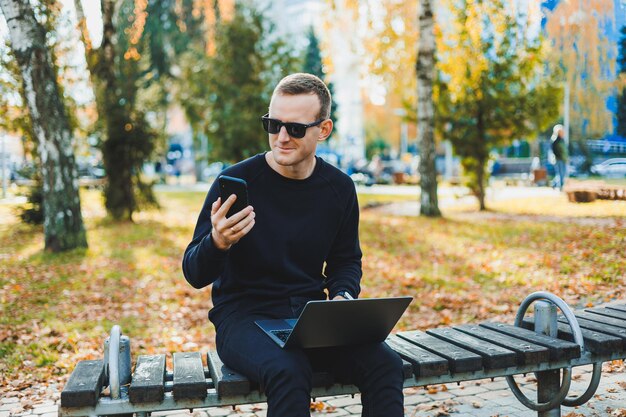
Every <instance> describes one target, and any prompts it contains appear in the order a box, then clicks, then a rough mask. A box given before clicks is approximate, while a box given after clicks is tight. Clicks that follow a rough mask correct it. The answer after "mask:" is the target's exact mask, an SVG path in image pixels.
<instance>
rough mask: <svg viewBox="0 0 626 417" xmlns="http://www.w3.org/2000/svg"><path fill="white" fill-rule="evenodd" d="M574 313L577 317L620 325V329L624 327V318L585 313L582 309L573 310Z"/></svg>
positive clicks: (625, 321) (625, 323)
mask: <svg viewBox="0 0 626 417" xmlns="http://www.w3.org/2000/svg"><path fill="white" fill-rule="evenodd" d="M574 315H575V316H576V318H578V319H585V320H589V321H595V322H599V323H602V324H609V325H611V326H615V327H621V328H622V329H626V320H622V319H617V318H612V317H607V316H601V315H599V314H593V313H587V312H583V311H575V312H574Z"/></svg>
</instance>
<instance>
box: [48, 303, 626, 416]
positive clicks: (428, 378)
mask: <svg viewBox="0 0 626 417" xmlns="http://www.w3.org/2000/svg"><path fill="white" fill-rule="evenodd" d="M533 302H535V316H534V321H532V320H530V319H524V315H525V313H526V310H527V309H528V307H529V306H530V305H531V304H532V303H533ZM557 307H558V308H559V309H560V310H561V312H562V313H563V316H561V317H559V316H557ZM591 311H593V312H594V313H595V312H596V311H594V310H591ZM616 311H617V312H618V315H619V314H622V313H621V312H620V310H616ZM621 311H624V313H623V314H624V324H623V328H622V330H623V334H624V337H622V338H621V339H620V338H616V337H615V336H616V332H617V330H615V329H617V328H613V329H612V330H608V331H607V332H608V334H603V333H600V332H598V331H597V329H595V328H594V323H592V324H587V323H586V319H584V318H582V319H581V320H580V321H581V322H585V323H584V324H583V325H582V326H580V325H579V319H578V318H577V317H576V316H582V317H587V316H585V314H587V315H588V314H589V313H585V312H580V313H579V314H577V315H575V314H574V313H573V312H572V311H571V310H570V309H569V307H568V306H567V305H566V304H565V302H563V300H561V299H560V298H558V297H556V296H554V295H553V294H550V293H546V292H538V293H533V294H531V295H530V296H528V297H527V298H526V300H524V302H523V303H522V304H521V306H520V309H519V310H518V313H517V316H516V319H515V326H517V327H522V328H526V329H533V328H534V331H535V336H537V338H540V337H541V338H543V339H540V340H544V341H553V343H554V346H556V345H557V344H560V345H565V346H566V347H567V346H569V351H570V352H572V346H571V345H572V343H569V345H567V343H568V342H565V341H564V340H569V341H570V342H575V343H576V345H577V346H574V347H575V348H578V349H576V352H575V353H576V354H575V355H570V356H576V357H570V358H566V357H562V358H556V359H555V358H550V360H544V361H541V362H539V363H530V364H519V363H518V364H516V365H514V366H506V367H500V368H498V367H495V368H492V369H489V368H488V367H486V366H485V367H482V369H479V370H469V371H463V370H462V369H459V370H457V371H455V370H454V369H453V370H451V371H449V372H448V369H447V364H446V372H445V373H443V374H442V373H441V372H439V373H437V372H431V371H429V370H428V369H431V370H432V369H435V368H434V367H432V368H424V367H423V363H420V362H419V357H420V352H421V354H422V355H421V356H423V357H424V358H425V359H424V360H425V361H428V360H431V359H432V358H427V356H428V355H429V352H427V351H426V350H424V349H421V348H420V347H418V345H416V346H414V347H413V348H412V350H408V351H407V350H406V349H405V348H406V346H407V345H406V343H407V342H406V341H407V340H410V339H411V334H417V337H418V338H419V337H427V338H431V337H434V336H437V337H442V338H444V340H445V338H446V337H451V338H453V337H454V335H457V337H460V336H463V337H465V336H464V335H462V334H461V332H465V334H468V335H469V334H471V333H472V331H474V332H479V331H485V329H487V330H488V331H495V330H501V331H503V334H505V332H506V331H511V330H514V329H515V328H513V326H509V325H504V324H497V323H483V324H481V325H479V326H458V327H456V328H447V329H446V328H444V329H433V330H429V331H427V332H426V333H427V334H424V333H422V332H401V333H399V334H398V335H399V336H397V335H394V336H391V337H390V339H388V341H389V343H390V345H391V346H392V348H394V349H396V351H398V353H399V354H400V355H401V356H402V357H403V361H404V369H405V381H404V387H405V388H408V387H419V386H427V385H436V384H444V383H452V382H457V383H459V382H462V381H470V380H477V379H485V378H495V377H506V379H507V382H508V384H509V387H510V388H511V389H512V391H513V393H514V394H515V396H516V397H517V398H518V399H519V400H520V401H521V402H522V404H524V405H525V406H526V407H528V408H530V409H532V410H534V411H537V412H538V415H539V416H560V415H561V414H560V413H561V405H564V406H570V407H573V406H577V405H581V404H583V403H585V402H586V401H588V400H589V399H590V398H591V397H592V396H593V394H594V393H595V391H596V389H597V387H598V384H599V381H600V377H601V369H602V363H603V362H607V361H612V360H617V359H624V358H626V307H623V310H621ZM592 316H593V314H592ZM607 320H608V319H607ZM614 320H617V319H614ZM566 323H567V324H566ZM585 326H587V327H589V328H591V330H589V329H586V328H585ZM581 327H583V329H581ZM607 328H611V326H610V325H608V326H607ZM518 331H520V332H523V331H524V330H520V329H518ZM120 333H121V332H120V330H119V327H118V326H114V329H113V330H112V333H111V337H110V338H109V340H108V341H107V343H106V344H105V360H104V361H84V362H88V363H86V364H85V365H84V366H92V367H93V369H94V370H93V371H90V372H92V374H93V375H95V376H94V378H95V380H98V382H99V383H100V384H101V385H104V386H106V385H108V386H109V389H110V395H109V396H98V394H99V392H97V393H96V398H90V397H89V395H87V397H85V396H84V395H83V394H84V393H82V394H81V392H80V387H79V385H80V382H78V383H77V382H76V381H73V380H72V378H73V377H74V374H73V375H72V377H70V381H68V384H67V385H66V387H65V389H64V390H63V392H62V394H61V407H60V410H59V416H60V417H78V416H98V415H114V414H131V413H137V414H138V416H140V417H144V416H147V415H148V414H149V413H150V412H154V411H166V410H185V409H189V410H192V409H195V408H208V407H217V406H234V405H239V404H249V403H261V402H265V401H266V397H265V395H264V394H263V393H262V392H260V391H259V390H258V389H250V385H249V381H247V380H246V379H245V377H243V376H241V375H238V374H237V373H235V372H234V371H231V370H229V369H228V368H227V367H225V366H224V365H223V364H222V363H221V360H220V359H219V357H218V356H217V354H216V353H214V352H211V353H209V354H207V363H208V364H209V369H206V368H205V369H204V381H205V382H206V387H205V389H204V390H203V392H200V393H197V392H196V394H194V395H195V397H193V396H192V397H189V398H185V397H184V395H181V394H178V395H177V393H176V388H175V383H174V379H175V376H174V373H172V372H166V374H165V378H164V379H165V382H164V384H163V387H162V393H161V395H162V399H159V400H157V401H152V402H141V403H139V402H135V403H133V402H131V399H130V396H129V386H128V383H129V382H130V379H131V375H130V341H129V340H128V338H127V337H125V336H121V334H120ZM618 333H619V335H621V334H622V331H619V332H618ZM509 334H510V333H509ZM527 334H528V337H531V335H533V333H531V332H527ZM537 334H539V335H545V336H538V335H537ZM546 336H547V337H550V338H551V339H547V338H545V337H546ZM557 336H558V337H559V338H558V339H557ZM450 340H452V339H450ZM476 340H478V339H476ZM526 340H530V339H526ZM602 340H604V341H607V340H608V341H609V342H611V343H610V344H608V342H607V343H605V344H601V342H602ZM616 340H617V341H616ZM520 341H521V339H520ZM585 341H587V342H589V343H585ZM443 343H448V342H445V341H444V342H443ZM453 343H454V342H453ZM483 343H485V344H486V345H490V343H489V342H486V341H485V342H483ZM537 343H539V342H537ZM531 345H533V343H531V342H528V346H525V347H528V348H529V350H530V348H531ZM609 345H610V346H609ZM457 346H461V345H457ZM534 346H537V345H534ZM607 346H609V347H607ZM464 347H465V346H464ZM540 347H541V346H540ZM544 347H545V345H544ZM459 350H461V351H462V350H463V348H460V349H459ZM522 350H525V349H524V348H522ZM518 353H519V352H518ZM174 355H175V356H174V358H175V360H174V362H175V363H176V361H177V356H176V355H189V356H193V355H196V358H195V359H196V360H197V359H198V358H199V354H198V353H188V354H184V353H177V354H174ZM435 355H436V353H435ZM120 358H121V360H120ZM416 358H418V359H416ZM140 359H141V358H140ZM179 359H180V356H179ZM191 359H193V358H191ZM439 359H441V358H439ZM483 360H484V359H483ZM450 363H452V362H450ZM589 364H593V366H594V370H593V374H592V378H591V382H590V385H589V388H588V389H587V390H586V392H585V393H584V394H583V395H581V396H580V397H578V398H576V399H570V398H567V393H568V390H569V387H570V381H571V369H572V368H573V367H577V366H583V365H589ZM79 365H80V363H79ZM435 365H436V364H435ZM435 365H433V366H435ZM162 366H164V364H162ZM138 367H139V366H138ZM561 370H563V378H562V381H561ZM98 372H100V374H99V375H97V373H98ZM135 372H137V369H136V370H135ZM530 372H534V373H536V376H537V383H538V389H537V396H538V401H537V402H534V401H532V400H530V399H528V398H527V397H526V396H525V395H524V394H523V393H522V392H521V391H520V390H519V388H518V387H517V385H516V383H515V381H514V379H513V376H514V375H519V374H526V373H530ZM316 376H317V382H316V383H314V385H315V388H314V389H313V391H312V393H311V396H312V397H313V398H317V397H326V396H336V395H350V394H355V393H358V392H359V391H358V389H357V387H356V386H354V385H341V384H333V383H332V380H329V379H327V378H325V375H323V374H320V375H316ZM179 378H180V376H179ZM246 381H247V385H246ZM179 382H180V380H179ZM87 385H88V384H87ZM77 387H78V388H77ZM79 394H80V395H83V397H81V398H82V399H80V400H77V401H75V399H76V398H78V397H76V396H77V395H79ZM91 395H93V392H92V394H91ZM85 398H87V399H85ZM77 404H78V406H76V405H77ZM68 405H69V406H68Z"/></svg>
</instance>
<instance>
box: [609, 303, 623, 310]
mask: <svg viewBox="0 0 626 417" xmlns="http://www.w3.org/2000/svg"><path fill="white" fill-rule="evenodd" d="M606 308H610V309H611V310H618V311H626V304H611V305H607V306H606Z"/></svg>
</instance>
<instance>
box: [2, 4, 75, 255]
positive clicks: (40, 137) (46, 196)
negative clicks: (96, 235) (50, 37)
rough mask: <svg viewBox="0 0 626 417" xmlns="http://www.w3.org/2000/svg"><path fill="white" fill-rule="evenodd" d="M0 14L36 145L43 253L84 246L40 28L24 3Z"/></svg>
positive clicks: (64, 130) (63, 124)
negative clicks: (19, 76)
mask: <svg viewBox="0 0 626 417" xmlns="http://www.w3.org/2000/svg"><path fill="white" fill-rule="evenodd" d="M0 10H1V11H2V14H3V15H4V18H5V19H6V22H7V26H8V29H9V37H10V40H11V49H12V50H13V52H14V54H15V57H16V59H17V62H18V64H19V67H20V70H21V73H22V79H23V82H24V90H25V92H26V101H27V103H26V104H27V105H28V109H29V112H30V116H31V120H32V126H33V131H34V134H35V138H36V140H37V141H38V143H39V147H38V149H39V153H40V157H41V164H42V178H43V211H44V235H45V247H46V250H51V251H54V252H57V251H62V250H67V249H72V248H75V247H86V246H87V240H86V235H85V229H84V225H83V220H82V216H81V212H80V200H79V196H78V174H77V169H76V163H75V161H74V150H73V147H72V134H71V130H70V127H69V122H68V118H67V114H66V111H65V107H64V105H63V102H62V98H61V95H60V92H59V88H58V85H57V81H56V75H57V74H56V70H55V68H54V65H53V63H52V59H51V55H50V53H49V51H48V49H47V48H46V44H45V35H46V34H45V29H44V28H43V27H42V26H41V25H40V24H39V23H38V22H37V20H36V19H35V14H34V12H33V9H32V7H31V6H30V3H29V2H28V1H20V0H0Z"/></svg>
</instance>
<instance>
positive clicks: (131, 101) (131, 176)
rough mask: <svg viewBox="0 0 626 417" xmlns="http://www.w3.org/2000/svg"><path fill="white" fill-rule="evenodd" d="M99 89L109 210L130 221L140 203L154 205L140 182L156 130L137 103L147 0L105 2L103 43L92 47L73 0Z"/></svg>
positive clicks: (148, 189) (148, 188) (143, 77)
mask: <svg viewBox="0 0 626 417" xmlns="http://www.w3.org/2000/svg"><path fill="white" fill-rule="evenodd" d="M74 3H75V6H76V11H77V15H78V20H79V26H80V28H81V34H82V39H83V42H84V44H85V54H86V60H87V67H88V69H89V72H90V74H91V81H92V84H93V87H94V90H95V96H96V106H97V109H98V116H99V129H98V131H99V132H101V140H100V149H101V151H102V158H103V164H104V168H105V170H106V174H107V182H106V185H105V189H104V197H105V207H106V209H107V212H108V213H109V214H110V215H111V216H112V217H113V218H114V219H128V220H132V215H133V212H135V211H137V210H138V209H139V208H140V206H141V204H142V203H143V204H154V203H155V201H156V200H155V198H154V195H153V193H152V188H151V186H150V185H149V184H146V183H145V182H144V181H143V180H142V178H141V170H142V166H143V164H144V162H145V161H146V160H147V159H148V158H149V157H150V155H151V153H152V150H153V148H154V139H155V137H156V134H155V131H154V130H153V129H152V127H151V126H150V125H149V124H148V123H147V121H146V114H145V110H144V109H143V108H142V107H141V106H138V105H137V98H138V93H139V87H140V86H141V83H142V82H145V81H146V79H147V77H148V78H149V77H150V76H151V74H152V73H151V72H149V71H148V72H145V71H144V69H145V61H141V57H142V55H141V52H142V50H141V46H142V45H143V44H142V43H141V41H142V34H143V29H144V26H145V23H146V18H147V12H146V9H145V8H146V7H147V2H145V1H144V2H137V7H135V2H134V1H132V0H123V1H121V2H118V1H115V0H102V1H101V10H102V40H101V41H100V44H99V45H93V43H92V42H91V38H90V36H89V33H88V31H87V27H86V21H85V17H84V12H83V8H82V4H81V0H74Z"/></svg>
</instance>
